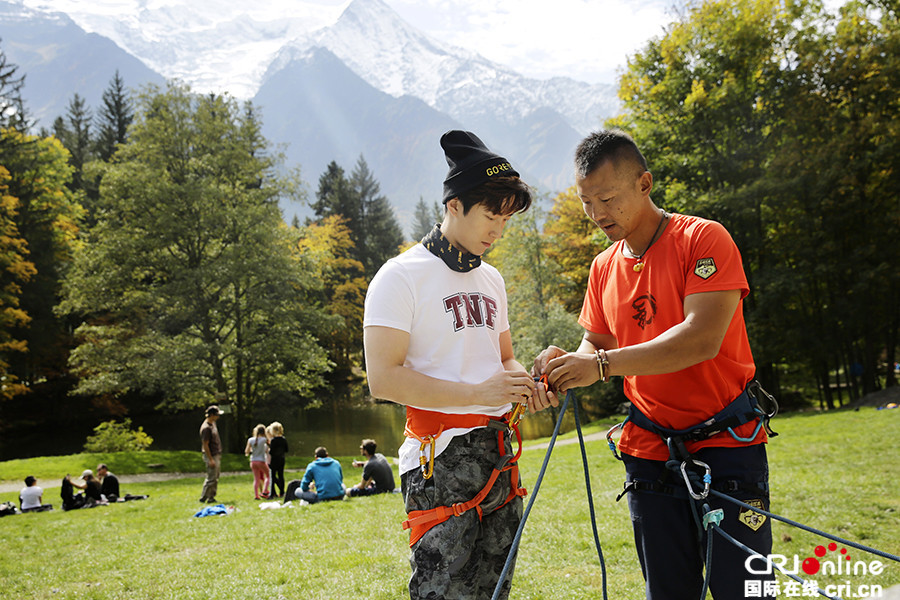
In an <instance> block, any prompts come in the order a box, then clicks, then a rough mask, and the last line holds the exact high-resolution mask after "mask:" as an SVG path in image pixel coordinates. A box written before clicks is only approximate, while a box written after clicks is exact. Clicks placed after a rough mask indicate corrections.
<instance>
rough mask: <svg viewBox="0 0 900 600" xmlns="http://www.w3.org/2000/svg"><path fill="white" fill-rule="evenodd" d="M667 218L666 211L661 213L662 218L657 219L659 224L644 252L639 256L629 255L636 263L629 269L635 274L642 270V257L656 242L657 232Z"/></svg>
mask: <svg viewBox="0 0 900 600" xmlns="http://www.w3.org/2000/svg"><path fill="white" fill-rule="evenodd" d="M668 218H669V213H667V212H666V211H663V213H662V216H661V217H660V218H659V224H658V225H657V226H656V231H654V232H653V237H652V238H650V243H649V244H647V247H646V248H644V251H643V252H641V253H640V254H635V253H634V252H632V253H631V256H632V257H634V258H635V260H637V262H636V263H635V264H634V266H633V267H631V268H632V270H633V271H634V272H635V273H640V272H641V271H643V270H644V255H645V254H647V251H648V250H649V249H650V248H651V247H652V246H653V244H655V243H656V240H657V239H658V238H657V237H656V236H658V235H659V232H660V229H662V226H663V223H665V222H666V219H668Z"/></svg>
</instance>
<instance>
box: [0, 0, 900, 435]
mask: <svg viewBox="0 0 900 600" xmlns="http://www.w3.org/2000/svg"><path fill="white" fill-rule="evenodd" d="M898 18H900V9H898V5H897V4H896V2H894V1H893V0H866V1H851V2H848V3H847V4H845V5H844V6H843V7H842V8H841V9H840V11H839V13H838V14H830V13H828V12H827V11H826V10H825V9H824V7H823V5H822V3H821V2H818V1H815V0H796V1H795V0H748V1H743V0H708V1H706V2H697V3H692V4H690V5H689V6H688V7H687V8H684V9H683V10H682V12H681V14H679V15H678V18H677V19H676V20H675V21H674V22H673V23H672V24H671V25H670V26H669V27H667V28H666V29H665V30H664V31H663V32H661V33H660V35H658V36H657V37H655V38H653V39H652V40H650V41H649V42H648V43H647V44H646V45H645V46H644V47H643V48H642V49H640V50H639V51H638V52H636V53H635V54H634V55H633V56H631V57H630V58H629V60H628V64H627V65H626V66H625V68H624V69H623V71H622V73H621V74H620V78H619V82H618V84H619V96H620V99H621V101H622V106H623V108H622V111H621V114H619V115H617V116H616V117H614V118H612V119H609V120H608V121H607V122H605V123H601V122H598V123H597V128H601V127H616V128H620V129H623V130H626V131H628V132H629V133H631V134H632V135H633V136H634V137H635V139H636V140H637V142H638V144H639V145H640V146H641V148H642V150H643V152H644V154H645V155H646V156H647V158H648V162H649V164H650V170H651V171H652V172H653V175H654V181H655V187H654V193H653V195H652V196H653V199H654V201H655V202H656V204H657V205H659V206H662V207H663V208H664V209H666V210H668V211H670V212H679V213H684V214H696V215H700V216H703V217H706V218H710V219H715V220H717V221H720V222H721V223H723V224H724V225H725V226H726V227H727V228H728V230H729V231H730V232H731V233H732V236H733V237H734V239H735V241H736V243H737V245H738V247H739V249H740V251H741V254H742V257H743V261H744V269H745V272H746V274H747V277H748V280H749V282H750V288H751V293H750V295H749V296H748V297H747V299H745V302H744V310H745V313H746V314H745V317H746V321H747V324H748V329H749V332H750V336H751V345H752V348H753V352H754V358H755V360H756V364H757V369H758V374H757V377H758V379H760V381H761V382H762V383H763V385H764V386H765V387H766V388H767V389H768V390H769V391H770V392H773V393H774V394H775V395H776V396H778V397H779V398H780V399H781V400H782V403H783V404H784V405H786V406H788V407H795V408H799V407H804V406H816V405H817V406H818V407H820V408H822V409H826V410H827V409H833V408H836V407H839V406H841V405H842V404H845V403H847V402H851V401H855V400H857V399H859V398H860V397H862V396H863V395H865V394H868V393H871V392H874V391H877V390H880V389H883V388H885V387H888V386H894V385H896V384H897V382H896V377H897V375H896V372H895V365H896V364H897V348H898V337H897V335H898V329H900V273H898V270H900V269H898V265H900V261H898V249H897V248H898V242H897V240H898V239H900V148H898V145H900V94H898V93H897V90H898V89H900V22H898ZM26 83H27V73H23V72H21V71H20V69H19V67H18V66H17V65H14V64H10V63H9V62H8V61H7V60H6V57H5V54H4V53H3V46H2V40H0V431H2V430H4V429H8V428H10V427H14V426H16V425H17V424H18V423H17V422H16V416H15V415H16V414H17V413H15V411H11V407H14V406H16V405H17V403H19V404H21V402H23V401H26V400H27V403H28V405H29V406H31V407H32V410H36V411H37V412H39V413H45V414H46V413H51V412H53V411H55V410H57V408H58V406H59V404H60V403H65V402H67V401H69V399H70V398H73V397H81V398H89V399H90V401H91V402H92V403H93V404H94V405H95V406H102V407H106V408H107V409H108V412H109V414H110V415H113V416H115V415H119V414H121V409H120V407H121V402H122V401H123V399H125V398H140V399H142V401H145V402H147V403H149V404H152V406H153V407H155V410H160V411H178V410H185V409H189V408H195V407H199V406H203V405H205V404H209V403H211V402H213V401H221V402H227V403H230V404H231V406H232V407H233V410H234V413H235V416H236V422H237V423H239V424H240V426H239V429H240V430H245V429H246V426H245V424H246V423H249V422H250V421H251V420H252V418H253V411H254V407H255V406H257V405H259V403H261V402H267V401H271V400H273V399H278V398H280V399H285V398H287V399H291V400H292V401H296V402H301V403H309V402H313V400H311V399H312V398H315V397H317V394H316V392H317V390H322V389H327V387H328V386H329V385H331V384H332V383H333V382H334V381H336V380H339V379H347V378H348V377H351V378H353V377H355V378H360V379H362V378H363V377H364V371H363V369H364V357H363V356H362V314H363V302H364V298H365V293H366V287H367V284H368V282H369V281H370V280H371V278H372V277H373V276H374V274H375V272H377V270H378V268H379V267H380V266H381V265H382V264H383V263H384V261H385V260H387V259H388V258H390V257H391V256H393V255H395V254H397V253H398V252H400V251H402V250H403V249H404V248H406V247H408V246H409V245H411V244H412V243H413V242H414V241H416V240H418V239H419V238H420V237H421V236H422V235H424V233H425V232H427V231H428V229H430V228H431V227H432V226H433V224H434V223H435V222H437V221H439V220H440V218H441V210H440V208H439V206H438V204H437V202H429V201H426V199H421V200H420V202H419V205H418V207H417V210H416V215H415V223H414V224H413V227H412V231H410V232H409V236H408V238H407V237H406V236H404V232H403V231H402V229H401V227H400V224H399V223H398V221H397V219H396V218H395V216H394V213H393V209H392V207H391V204H390V201H389V199H388V198H386V197H385V196H384V195H382V194H381V193H380V188H379V183H378V181H377V179H376V178H375V176H374V174H373V173H372V172H371V171H370V170H369V168H368V166H367V164H366V161H365V158H364V157H362V156H360V157H359V160H358V161H357V163H356V164H355V165H353V166H352V167H351V168H350V170H349V171H347V170H345V168H344V167H343V166H341V165H338V164H336V163H334V162H332V163H331V164H330V165H328V168H327V169H326V171H325V172H324V173H322V174H320V175H319V177H318V181H317V182H316V185H315V186H313V185H311V184H310V183H309V182H307V181H305V180H304V177H308V176H309V175H308V174H305V173H304V174H301V173H300V172H299V171H298V170H297V168H296V167H293V166H291V165H285V164H283V159H282V158H281V157H280V156H279V154H278V152H277V151H276V150H274V149H273V148H271V147H270V144H269V143H268V142H267V140H266V139H264V137H263V136H262V135H261V134H260V124H261V120H262V119H263V117H264V115H261V114H260V113H259V111H258V110H257V109H256V108H255V107H254V106H252V104H250V103H241V102H238V101H236V100H235V99H233V98H231V97H229V96H228V95H198V94H195V93H192V92H191V90H190V89H189V88H187V87H186V86H185V85H183V84H180V83H178V82H170V83H169V84H168V85H167V86H166V87H164V88H155V87H148V88H145V89H141V90H136V91H134V90H129V89H128V88H127V87H126V82H124V81H122V79H121V78H120V77H119V74H118V73H115V74H111V80H110V83H109V87H108V89H107V90H106V91H105V93H104V95H103V102H102V106H99V107H88V106H86V105H85V102H84V100H83V99H81V98H80V97H79V96H78V95H77V94H74V95H73V96H72V99H71V101H70V103H69V107H68V111H67V113H66V114H65V115H61V116H59V117H58V118H57V119H56V120H55V121H54V122H53V124H52V127H50V128H49V129H46V128H41V129H39V130H37V129H36V127H35V125H34V123H33V122H32V121H31V119H30V118H29V113H28V107H27V106H25V105H24V103H23V101H22V99H21V91H22V89H23V86H25V85H26ZM435 143H437V141H435ZM503 151H504V152H506V153H507V154H509V155H512V156H515V150H514V149H508V150H507V149H503ZM313 188H314V189H313ZM539 192H540V193H541V201H540V202H538V203H536V206H535V207H534V208H533V209H532V210H530V211H528V212H527V213H524V214H521V215H518V216H516V217H515V218H514V219H513V220H512V221H511V222H510V225H509V226H508V227H507V230H506V232H505V235H504V237H503V239H502V240H501V241H500V242H499V243H498V244H496V245H495V246H496V247H495V248H492V249H491V251H490V252H489V254H488V255H487V256H486V259H487V260H488V262H490V263H491V264H494V265H495V266H497V267H498V268H499V269H500V272H501V273H502V274H503V276H504V278H505V279H506V282H507V286H508V291H509V298H510V322H511V324H512V333H513V339H514V346H515V350H516V355H517V357H519V359H520V361H521V362H523V364H528V363H529V362H530V360H531V358H532V357H533V356H534V355H535V354H536V353H537V352H538V351H539V350H540V349H542V348H544V347H546V346H547V345H548V344H551V343H553V344H556V345H559V346H562V347H568V348H573V347H574V346H575V345H577V340H578V339H579V337H580V336H581V333H582V332H581V330H580V328H579V326H578V324H577V321H576V316H577V314H578V311H579V309H580V306H581V301H582V298H583V294H584V286H585V283H586V281H587V273H588V268H589V265H590V262H591V259H592V258H593V257H594V256H595V255H596V254H597V253H598V252H600V251H602V250H603V248H604V247H605V245H606V243H607V240H606V239H605V236H603V235H602V234H601V233H600V232H599V231H597V230H596V229H595V228H594V227H593V225H592V224H591V223H590V221H588V220H587V219H586V218H585V216H584V214H583V212H582V208H581V201H580V200H579V198H578V196H577V194H576V192H575V190H574V188H570V189H567V190H564V191H562V192H560V193H555V194H551V193H547V192H546V191H540V190H539ZM285 202H300V203H305V204H306V205H307V206H308V207H309V208H310V209H311V211H312V213H313V214H314V217H311V218H308V219H306V222H303V223H301V222H299V221H298V220H297V219H296V218H295V219H294V220H293V222H291V223H288V222H286V221H285V220H284V218H283V214H282V210H281V208H280V205H281V204H283V203H285ZM595 387H596V386H595ZM582 401H583V402H584V403H585V404H586V408H587V410H588V412H589V414H590V415H593V416H599V415H602V414H606V413H608V412H610V411H612V410H614V409H615V408H616V407H617V406H619V405H620V404H621V402H623V401H625V398H624V396H622V395H621V382H619V385H618V387H616V386H609V387H607V388H604V389H599V387H597V389H591V390H590V391H589V392H588V393H586V394H585V395H584V396H583V399H582Z"/></svg>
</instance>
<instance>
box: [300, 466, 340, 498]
mask: <svg viewBox="0 0 900 600" xmlns="http://www.w3.org/2000/svg"><path fill="white" fill-rule="evenodd" d="M313 481H315V482H316V494H318V496H319V498H321V499H323V500H325V499H327V498H337V497H338V496H343V495H344V488H343V485H342V484H343V483H344V473H343V471H341V463H339V462H338V461H336V460H334V459H333V458H331V457H330V456H326V457H325V458H317V459H316V460H314V461H313V462H311V463H309V464H308V465H306V473H304V474H303V481H301V482H300V489H301V490H303V491H304V492H308V491H309V484H310V483H311V482H313Z"/></svg>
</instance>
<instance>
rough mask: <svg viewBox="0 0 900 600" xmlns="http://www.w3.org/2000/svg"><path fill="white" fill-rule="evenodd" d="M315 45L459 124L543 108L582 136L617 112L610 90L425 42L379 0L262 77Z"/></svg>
mask: <svg viewBox="0 0 900 600" xmlns="http://www.w3.org/2000/svg"><path fill="white" fill-rule="evenodd" d="M314 47H320V48H326V49H328V50H330V51H331V52H332V53H333V54H334V55H335V56H337V57H338V58H340V59H341V60H342V61H343V62H344V64H346V65H347V66H348V67H350V69H351V70H352V71H353V72H355V73H356V74H357V75H359V76H360V77H361V78H362V79H364V80H365V81H366V82H368V83H369V84H370V85H372V86H373V87H374V88H376V89H379V90H381V91H383V92H385V93H387V94H390V95H392V96H394V97H400V96H403V95H409V96H414V97H416V98H419V99H421V100H423V101H424V102H425V103H426V104H428V105H429V106H431V107H433V108H436V109H437V110H440V111H441V112H444V113H446V114H448V115H450V116H452V117H454V118H456V119H459V120H463V121H465V120H466V119H467V118H471V117H473V116H476V117H485V116H490V117H491V118H494V119H500V120H501V121H502V122H505V123H507V124H511V123H514V122H516V121H518V120H519V119H522V118H524V117H526V116H527V115H529V114H530V113H531V112H533V111H534V110H536V109H538V108H542V107H549V108H553V109H554V110H557V111H559V112H560V114H562V115H563V116H564V117H565V119H566V121H568V122H569V124H570V125H572V126H573V128H575V129H576V130H577V131H579V132H580V133H586V132H587V131H589V130H590V129H591V128H592V127H596V126H597V125H598V123H599V122H600V121H601V120H602V119H603V118H605V117H608V116H610V115H611V114H614V113H615V111H616V110H617V109H618V106H619V105H618V100H617V99H616V95H615V88H614V87H613V86H611V85H608V84H599V85H589V84H587V83H582V82H577V81H575V80H572V79H568V78H564V77H558V78H554V79H551V80H548V81H538V80H534V79H528V78H526V77H523V76H522V75H519V74H518V73H516V72H515V71H513V70H512V69H509V68H506V67H504V66H502V65H498V64H496V63H493V62H490V61H488V60H487V59H485V58H483V57H481V56H479V55H478V54H475V53H473V52H469V51H467V50H465V49H462V48H458V47H454V46H449V45H446V44H442V43H440V42H438V41H436V40H433V39H430V38H429V37H428V36H426V35H425V34H423V33H422V32H420V31H419V30H417V29H415V28H414V27H412V26H411V25H409V24H408V23H406V22H404V21H403V20H402V19H401V18H400V17H399V16H398V15H397V13H395V12H394V10H393V9H392V8H390V7H389V6H388V5H387V4H385V3H384V2H383V1H382V0H354V1H353V2H351V3H350V5H349V6H348V7H347V9H346V10H345V11H344V12H343V13H342V14H341V16H340V18H339V19H338V20H337V22H336V23H334V24H333V25H330V26H327V27H323V28H322V29H319V30H317V31H314V32H312V33H310V34H306V35H302V36H299V37H298V38H297V39H296V40H294V41H293V42H292V43H290V44H287V45H285V46H284V47H283V48H282V49H281V51H280V52H279V54H278V56H277V58H276V59H275V61H274V62H273V63H272V64H271V65H270V67H269V71H270V72H272V71H277V70H278V68H279V65H283V64H284V63H285V62H287V61H290V60H291V59H292V58H295V57H297V56H304V55H306V54H307V53H308V52H309V50H310V49H311V48H314Z"/></svg>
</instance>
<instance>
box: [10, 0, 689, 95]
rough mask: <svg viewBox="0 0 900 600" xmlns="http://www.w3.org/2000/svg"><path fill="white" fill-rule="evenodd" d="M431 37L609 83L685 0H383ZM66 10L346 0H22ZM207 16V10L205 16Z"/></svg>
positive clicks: (294, 6)
mask: <svg viewBox="0 0 900 600" xmlns="http://www.w3.org/2000/svg"><path fill="white" fill-rule="evenodd" d="M384 1H385V2H386V3H387V4H388V5H389V6H390V7H391V8H393V9H394V11H395V12H397V13H398V14H399V15H400V16H401V17H403V19H404V20H406V21H407V22H408V23H410V24H411V25H413V26H415V27H416V28H417V29H420V30H422V31H424V32H425V33H427V34H428V35H430V36H431V37H433V38H435V39H437V40H439V41H442V42H445V43H449V44H452V45H454V46H459V47H461V48H465V49H467V50H471V51H474V52H477V53H478V54H481V55H482V56H484V57H485V58H487V59H489V60H491V61H494V62H497V63H499V64H502V65H506V66H508V67H511V68H512V69H514V70H515V71H517V72H519V73H520V74H522V75H525V76H527V77H533V78H538V79H546V78H550V77H555V76H567V77H571V78H573V79H577V80H579V81H585V82H588V83H615V82H616V76H617V73H618V72H620V71H622V70H623V69H624V66H625V64H626V57H627V56H629V55H633V54H634V53H635V52H636V51H638V50H640V49H641V48H642V47H643V45H644V44H645V43H646V41H647V40H649V39H650V38H652V37H656V36H659V35H661V34H662V33H663V28H664V27H665V25H666V24H668V23H669V22H671V21H672V20H674V15H675V12H674V10H675V9H674V7H675V6H676V5H677V4H681V3H682V2H683V1H684V0H488V1H485V0H384ZM24 2H25V4H27V5H29V6H33V7H38V6H41V7H53V8H56V9H64V10H66V11H67V12H72V11H73V10H74V11H77V12H84V13H92V14H94V15H98V14H107V15H110V14H125V15H136V14H137V13H138V11H139V9H140V8H141V7H146V8H151V9H154V8H160V7H164V6H176V5H181V6H184V5H186V4H187V5H189V6H190V10H192V11H197V10H198V9H201V8H205V7H206V6H209V7H212V8H211V9H210V10H209V11H206V10H204V12H208V13H209V14H211V15H216V14H217V15H220V16H223V17H224V16H225V15H227V14H234V13H236V12H237V11H242V12H246V13H247V14H249V15H250V16H251V17H252V18H254V19H257V20H265V21H269V20H277V19H278V18H279V17H283V18H285V19H288V18H293V19H298V18H299V19H303V20H304V21H306V22H309V23H310V24H314V25H325V24H329V22H333V21H334V20H335V19H336V18H337V16H338V15H339V14H340V12H341V11H342V10H343V8H344V7H346V6H347V4H349V0H249V1H248V0H24ZM211 18H214V17H211Z"/></svg>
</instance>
